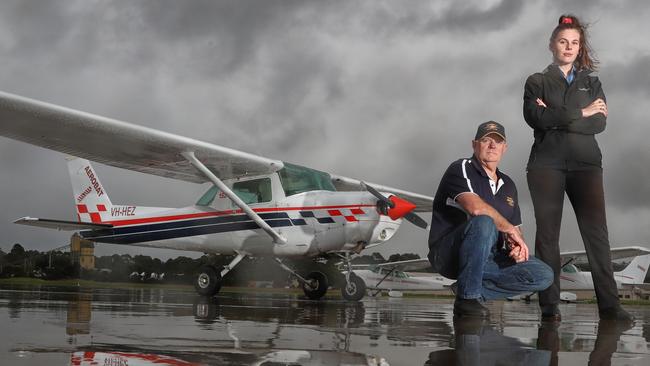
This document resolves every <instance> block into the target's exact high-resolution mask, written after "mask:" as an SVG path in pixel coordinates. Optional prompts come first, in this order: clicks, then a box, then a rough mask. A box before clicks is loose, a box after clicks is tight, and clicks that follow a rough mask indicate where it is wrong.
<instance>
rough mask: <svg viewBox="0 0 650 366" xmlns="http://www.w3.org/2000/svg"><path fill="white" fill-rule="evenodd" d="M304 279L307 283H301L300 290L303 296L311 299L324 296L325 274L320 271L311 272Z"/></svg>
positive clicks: (325, 286) (325, 289)
mask: <svg viewBox="0 0 650 366" xmlns="http://www.w3.org/2000/svg"><path fill="white" fill-rule="evenodd" d="M305 279H306V280H307V283H303V284H302V290H303V291H304V292H305V296H307V297H308V298H310V299H311V300H318V299H320V298H321V297H323V296H325V293H326V292H327V286H328V284H327V276H325V274H324V273H322V272H311V273H310V274H308V275H307V276H306V277H305Z"/></svg>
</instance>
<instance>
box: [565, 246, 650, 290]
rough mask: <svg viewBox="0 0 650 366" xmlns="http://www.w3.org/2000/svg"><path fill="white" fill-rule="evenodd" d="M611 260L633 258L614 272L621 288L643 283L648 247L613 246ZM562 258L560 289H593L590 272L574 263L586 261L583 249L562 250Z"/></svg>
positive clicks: (646, 266)
mask: <svg viewBox="0 0 650 366" xmlns="http://www.w3.org/2000/svg"><path fill="white" fill-rule="evenodd" d="M611 253H612V260H617V259H623V258H633V259H632V261H631V262H630V264H628V265H627V267H625V269H623V270H622V271H620V272H614V280H616V285H617V286H618V288H621V285H623V284H641V283H643V281H644V279H645V276H646V274H647V273H648V267H649V266H650V249H648V248H644V247H639V246H630V247H622V248H613V249H612V250H611ZM560 257H561V259H562V263H564V265H563V266H562V272H561V273H560V288H561V289H562V290H593V289H594V282H593V280H592V279H591V272H583V271H580V270H579V269H578V267H577V266H575V264H582V263H587V254H586V252H585V251H575V252H564V253H561V254H560Z"/></svg>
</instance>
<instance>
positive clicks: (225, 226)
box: [80, 212, 306, 244]
mask: <svg viewBox="0 0 650 366" xmlns="http://www.w3.org/2000/svg"><path fill="white" fill-rule="evenodd" d="M259 215H260V217H261V218H262V219H264V221H266V223H267V224H269V226H271V227H284V226H292V224H293V225H294V226H302V225H306V222H304V220H302V222H301V221H298V220H295V221H294V222H292V220H291V219H289V215H287V213H286V212H271V213H261V214H259ZM255 229H259V225H257V224H256V223H255V222H254V221H252V220H251V219H250V218H249V217H248V216H246V215H230V216H220V217H210V218H203V219H194V220H183V221H173V222H164V223H156V224H147V225H136V226H128V227H116V228H111V229H102V230H92V231H82V232H80V234H81V236H82V237H83V238H84V239H88V240H91V241H96V242H100V243H114V244H133V243H141V242H148V241H155V240H165V239H173V238H181V237H188V236H195V235H207V234H216V233H223V232H229V231H239V230H255Z"/></svg>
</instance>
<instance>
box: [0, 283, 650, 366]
mask: <svg viewBox="0 0 650 366" xmlns="http://www.w3.org/2000/svg"><path fill="white" fill-rule="evenodd" d="M452 303H453V300H451V299H430V298H385V297H384V298H366V299H364V301H362V302H359V303H348V302H345V301H343V300H340V299H327V300H325V301H320V302H316V301H310V300H305V299H301V298H299V297H293V296H289V295H277V294H274V295H270V294H255V293H254V292H252V293H247V294H228V293H223V294H221V295H220V296H219V297H217V298H215V299H212V300H210V301H208V300H205V299H202V298H199V297H197V296H196V295H195V294H194V293H193V292H192V291H189V290H188V291H180V290H170V289H110V290H107V289H80V288H74V287H70V288H61V287H58V288H55V287H43V286H40V287H23V288H16V287H14V288H6V287H5V288H3V289H0V327H1V328H0V329H2V332H1V333H0V365H48V366H50V365H83V366H86V365H99V366H137V365H174V366H189V365H265V366H272V365H273V366H278V365H291V366H297V365H497V364H498V365H528V366H533V365H586V364H587V363H588V362H591V364H596V365H609V364H612V365H650V349H649V341H650V307H648V306H629V307H627V309H629V310H630V312H631V313H633V314H634V316H635V317H636V319H637V320H636V322H635V324H634V325H633V326H632V327H621V326H619V325H617V324H610V323H602V322H601V323H599V322H598V317H597V310H596V307H595V305H591V304H563V305H561V311H562V314H563V318H564V320H563V322H562V323H561V324H559V325H558V324H541V323H540V321H539V310H538V309H537V306H536V305H535V304H534V303H531V304H526V303H525V302H519V301H516V302H507V301H505V302H492V303H491V304H490V310H491V313H492V316H491V318H490V321H489V322H484V323H482V322H476V321H472V322H456V323H454V321H453V316H452V307H453V306H452Z"/></svg>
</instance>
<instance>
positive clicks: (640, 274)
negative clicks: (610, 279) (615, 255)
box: [616, 254, 650, 284]
mask: <svg viewBox="0 0 650 366" xmlns="http://www.w3.org/2000/svg"><path fill="white" fill-rule="evenodd" d="M648 267H650V254H646V255H640V256H637V257H634V259H633V260H632V261H631V262H630V264H628V265H627V267H625V269H624V270H622V271H620V272H616V277H617V280H619V281H621V283H626V284H628V283H629V284H633V283H634V284H639V283H643V280H644V279H645V276H646V274H647V273H648Z"/></svg>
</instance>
